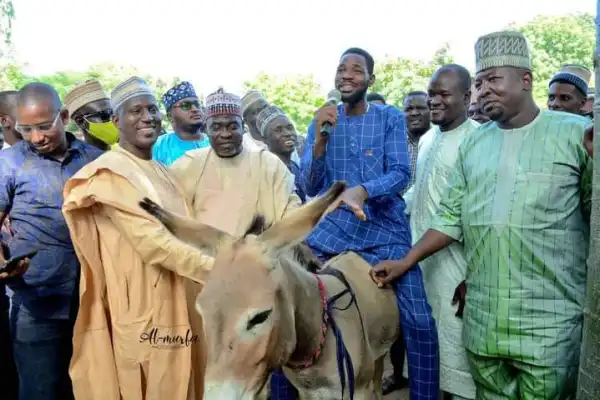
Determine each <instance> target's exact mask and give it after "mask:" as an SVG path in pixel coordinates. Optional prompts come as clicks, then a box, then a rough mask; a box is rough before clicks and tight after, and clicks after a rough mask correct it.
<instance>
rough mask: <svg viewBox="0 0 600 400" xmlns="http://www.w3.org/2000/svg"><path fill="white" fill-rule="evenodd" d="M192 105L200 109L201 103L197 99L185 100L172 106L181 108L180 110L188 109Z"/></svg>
mask: <svg viewBox="0 0 600 400" xmlns="http://www.w3.org/2000/svg"><path fill="white" fill-rule="evenodd" d="M193 107H196V108H197V109H198V110H201V109H202V108H203V105H202V103H200V102H199V101H187V100H186V101H182V102H181V103H179V104H175V105H174V106H173V108H181V110H182V111H190V110H191V109H192V108H193Z"/></svg>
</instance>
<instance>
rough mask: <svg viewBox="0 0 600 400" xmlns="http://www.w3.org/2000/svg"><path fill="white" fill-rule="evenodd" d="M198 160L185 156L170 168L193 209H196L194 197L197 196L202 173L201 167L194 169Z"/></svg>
mask: <svg viewBox="0 0 600 400" xmlns="http://www.w3.org/2000/svg"><path fill="white" fill-rule="evenodd" d="M197 160H198V159H197V158H196V157H192V156H190V155H188V154H184V155H183V156H181V157H179V159H177V161H175V162H174V163H173V164H171V166H170V167H169V172H171V175H172V176H173V177H175V179H177V181H178V182H179V184H180V185H181V187H182V188H183V192H184V195H185V199H186V200H187V202H188V204H189V205H191V206H192V208H194V204H193V203H194V195H195V194H196V186H197V185H198V175H197V174H199V173H200V172H201V171H200V169H201V168H200V166H198V168H194V166H195V164H196V162H197Z"/></svg>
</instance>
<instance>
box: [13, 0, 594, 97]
mask: <svg viewBox="0 0 600 400" xmlns="http://www.w3.org/2000/svg"><path fill="white" fill-rule="evenodd" d="M13 3H14V5H15V9H16V20H15V23H14V33H13V39H14V40H13V42H14V45H15V48H16V53H17V58H18V60H19V61H21V62H24V63H26V64H27V72H29V73H31V74H51V73H53V72H56V71H59V70H76V71H77V70H80V71H83V70H86V69H87V67H89V66H90V65H92V64H95V63H100V62H110V63H114V64H119V65H131V66H134V67H137V68H139V69H140V70H141V71H143V72H144V73H148V74H152V75H155V76H160V77H165V78H168V77H174V76H177V77H180V78H182V79H184V80H189V81H191V82H192V84H193V85H194V86H195V87H196V88H197V90H198V91H200V92H202V93H204V94H205V95H206V94H208V93H211V92H212V91H214V90H216V89H217V88H218V87H219V86H223V87H224V88H225V89H226V90H228V91H232V92H234V93H238V94H242V93H241V92H242V84H243V82H244V81H245V80H248V79H251V78H253V77H254V76H256V74H258V73H259V72H261V71H264V72H267V73H269V74H273V75H276V76H281V77H285V76H289V75H294V74H313V75H315V77H316V79H317V81H318V82H319V83H320V84H321V87H322V91H323V93H324V94H326V93H327V92H328V91H329V89H330V88H331V86H332V85H333V77H334V74H335V69H336V66H337V62H338V60H339V56H340V54H341V53H342V52H343V51H344V50H345V49H346V48H348V47H354V46H358V47H362V48H364V49H366V50H367V51H369V52H370V53H371V54H372V55H373V56H374V58H375V61H376V62H377V60H378V59H379V60H382V59H384V58H385V57H386V56H390V57H399V56H400V57H409V58H413V59H422V60H427V59H429V58H430V57H431V56H432V55H433V53H434V52H435V50H436V49H438V48H439V47H441V46H442V45H443V44H444V43H445V42H448V43H449V44H450V47H451V54H452V55H453V56H454V58H455V61H456V62H458V63H460V64H463V65H465V66H466V67H467V68H469V69H472V67H473V65H474V62H475V60H474V54H473V45H474V43H475V41H476V39H477V37H478V36H480V35H482V34H485V33H489V32H492V31H494V30H498V29H502V28H504V27H506V25H508V24H509V23H510V22H517V23H525V22H527V21H529V20H531V19H533V18H534V17H535V16H536V15H539V14H546V15H559V14H566V13H572V12H590V13H595V2H594V1H592V0H568V1H565V0H503V1H501V2H493V1H483V0H450V1H448V0H418V1H413V0H370V1H364V0H363V1H360V0H295V1H291V0H226V1H225V0H169V1H159V0H146V1H138V0H135V1H134V0H97V1H91V0H52V1H46V0H13Z"/></svg>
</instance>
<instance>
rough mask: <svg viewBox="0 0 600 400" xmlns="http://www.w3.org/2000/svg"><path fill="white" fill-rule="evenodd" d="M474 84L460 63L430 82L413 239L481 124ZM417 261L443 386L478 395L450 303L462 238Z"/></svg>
mask: <svg viewBox="0 0 600 400" xmlns="http://www.w3.org/2000/svg"><path fill="white" fill-rule="evenodd" d="M470 88H471V78H470V76H469V72H468V71H467V70H466V69H465V68H464V67H461V66H458V65H448V66H444V67H442V68H440V69H439V70H437V71H436V73H435V74H434V75H433V76H432V78H431V81H430V83H429V88H428V96H429V104H430V107H431V117H432V118H431V120H432V122H433V124H434V125H436V126H435V127H433V128H432V129H430V130H429V131H428V132H427V133H426V134H425V135H424V136H423V137H422V138H421V141H420V143H419V157H418V159H417V173H416V181H415V184H414V186H412V187H411V188H410V189H409V191H410V192H412V195H411V196H410V197H411V199H412V203H411V204H410V205H409V206H410V207H411V219H410V226H411V232H412V237H413V240H417V239H418V238H420V237H421V236H423V234H424V233H425V232H427V230H428V229H429V228H430V227H431V224H432V221H433V220H434V218H435V216H436V212H437V210H438V206H439V204H440V201H441V200H442V198H443V195H444V194H445V193H446V191H447V188H448V185H449V179H450V177H451V175H452V172H453V171H454V163H455V161H456V158H457V156H458V148H459V145H460V143H461V142H462V140H463V139H464V138H465V137H468V136H469V135H470V134H471V133H472V132H473V131H475V130H476V129H477V127H479V124H478V123H477V122H475V121H472V120H470V119H467V109H468V107H469V103H470V100H471V90H470ZM419 265H420V267H421V269H422V270H423V282H424V284H425V290H426V292H427V300H428V301H429V305H430V306H431V309H432V312H433V317H434V318H435V320H436V323H437V326H438V337H439V345H440V389H441V390H442V391H444V392H446V393H450V394H452V395H454V398H455V399H474V398H475V384H474V383H473V378H472V377H471V372H470V370H469V363H468V360H467V354H466V352H465V348H464V345H463V341H462V330H463V322H462V319H460V318H459V317H458V316H457V307H458V306H454V305H453V304H452V300H453V296H454V292H455V289H456V288H457V286H459V285H460V283H461V282H462V281H464V280H465V276H466V273H467V261H466V257H465V254H464V251H463V246H462V243H459V242H454V243H452V244H451V245H450V246H448V247H446V248H445V249H443V250H441V251H439V252H438V253H436V254H434V255H432V256H431V257H429V258H427V259H425V260H423V261H421V263H420V264H419ZM459 310H460V308H459Z"/></svg>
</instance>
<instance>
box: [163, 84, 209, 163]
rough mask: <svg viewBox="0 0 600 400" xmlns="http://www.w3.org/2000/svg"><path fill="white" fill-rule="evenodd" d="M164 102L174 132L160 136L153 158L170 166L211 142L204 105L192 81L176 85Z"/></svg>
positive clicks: (164, 98)
mask: <svg viewBox="0 0 600 400" xmlns="http://www.w3.org/2000/svg"><path fill="white" fill-rule="evenodd" d="M162 101H163V104H164V105H165V109H166V110H167V116H168V117H169V118H170V119H171V122H172V123H173V130H174V132H173V133H167V134H165V135H162V136H160V137H159V138H158V140H157V141H156V144H155V145H154V147H153V148H152V158H153V159H155V160H156V161H159V162H161V163H162V164H163V165H165V166H167V167H169V166H171V164H173V163H174V162H175V161H177V159H179V157H181V156H182V155H183V154H184V153H185V152H186V151H189V150H196V149H201V148H204V147H208V146H209V144H210V143H209V141H208V137H207V136H206V135H205V133H204V132H205V130H206V124H205V120H204V106H203V105H202V103H201V102H200V100H198V96H197V95H196V91H195V90H194V87H193V86H192V84H191V83H189V82H181V83H179V84H178V85H175V86H174V87H172V88H171V89H169V90H168V91H167V92H166V93H165V94H164V95H163V99H162Z"/></svg>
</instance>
